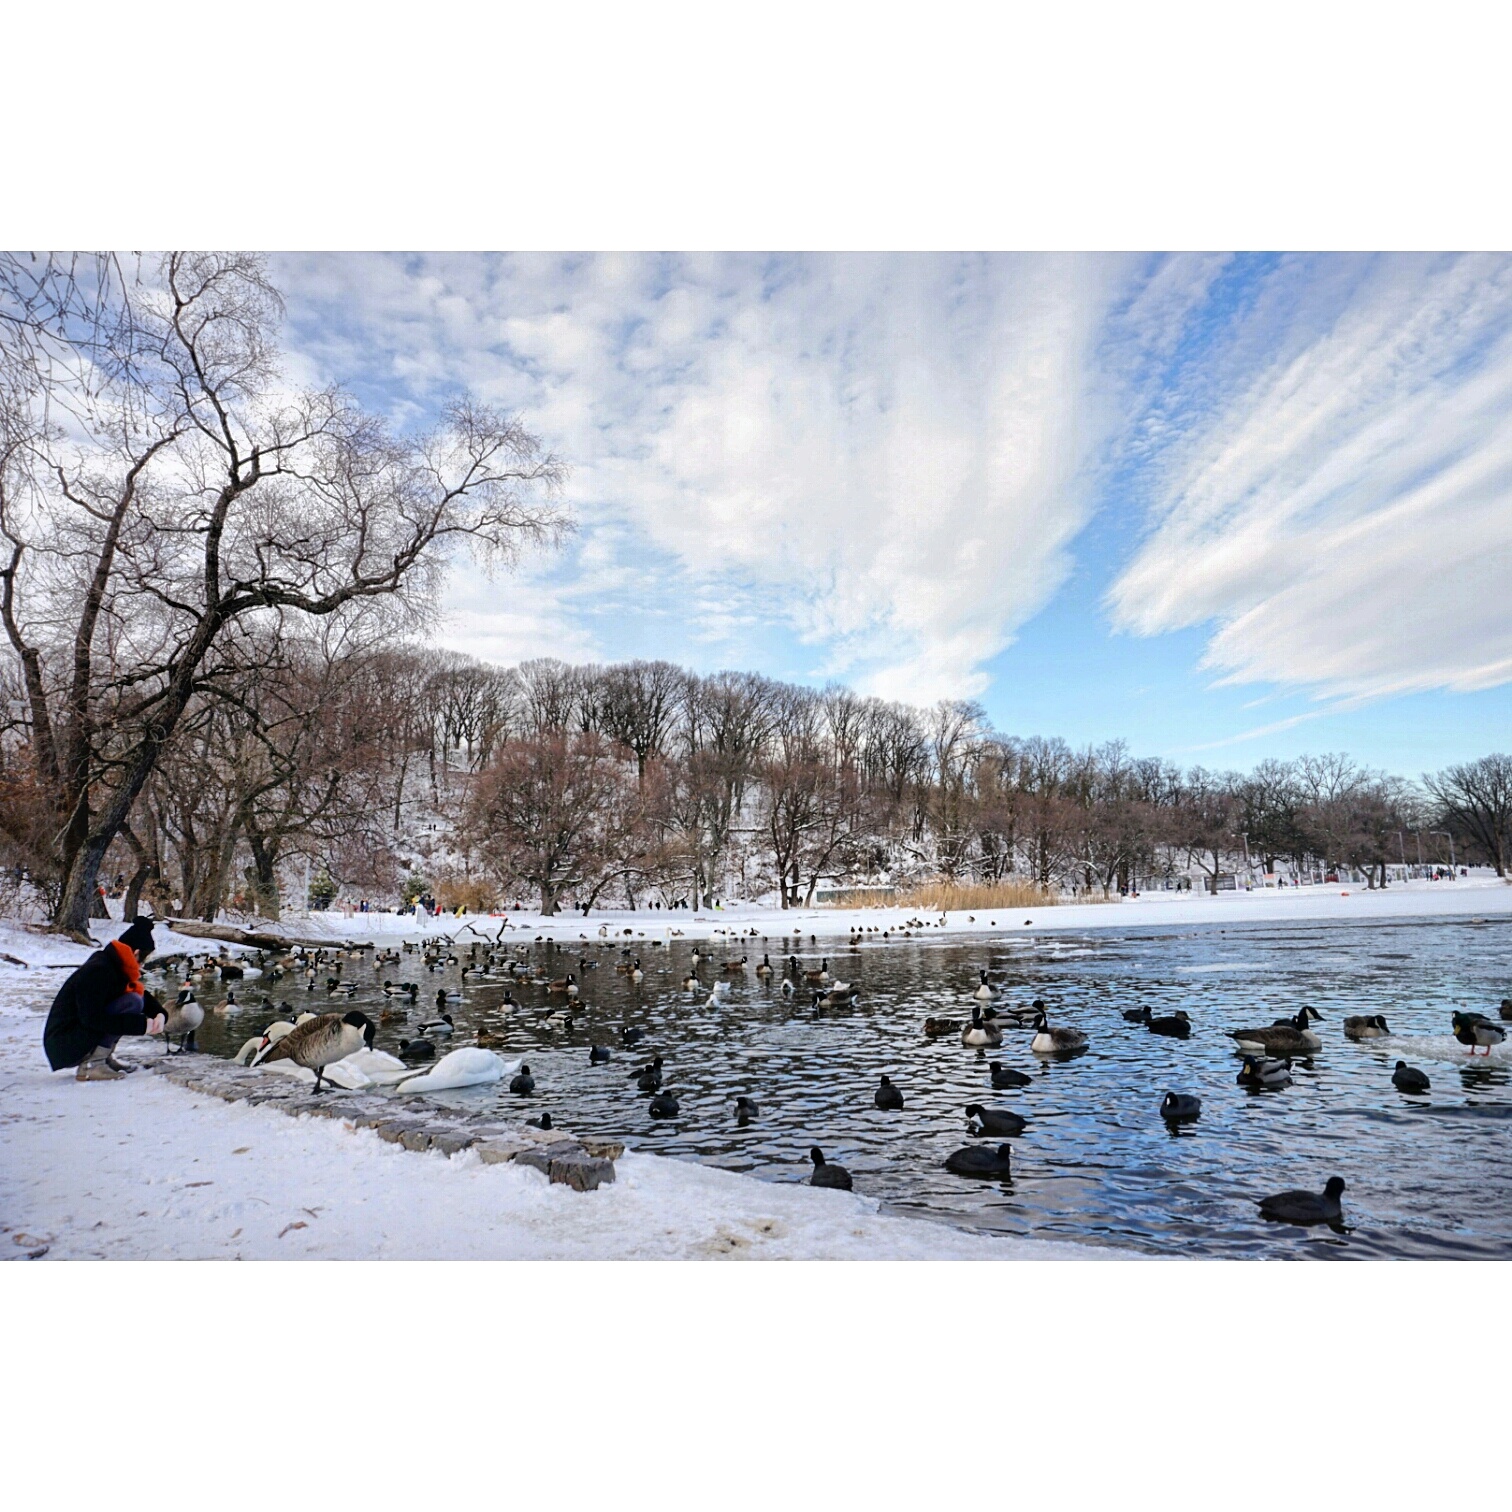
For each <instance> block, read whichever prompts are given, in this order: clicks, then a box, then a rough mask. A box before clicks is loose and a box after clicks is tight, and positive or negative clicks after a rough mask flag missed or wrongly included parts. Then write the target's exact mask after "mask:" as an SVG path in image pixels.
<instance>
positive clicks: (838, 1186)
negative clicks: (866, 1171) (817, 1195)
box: [808, 1145, 852, 1192]
mask: <svg viewBox="0 0 1512 1512" xmlns="http://www.w3.org/2000/svg"><path fill="white" fill-rule="evenodd" d="M809 1159H810V1160H812V1161H813V1162H814V1172H813V1175H811V1176H810V1177H809V1181H808V1184H809V1185H810V1186H813V1187H832V1188H834V1190H835V1191H837V1192H848V1191H850V1190H851V1188H852V1182H851V1173H850V1172H849V1171H847V1170H846V1169H845V1167H844V1166H838V1165H831V1164H830V1163H829V1162H828V1161H827V1160H825V1158H824V1151H823V1150H821V1149H820V1148H819V1146H818V1145H814V1146H813V1147H812V1148H811V1149H810V1150H809Z"/></svg>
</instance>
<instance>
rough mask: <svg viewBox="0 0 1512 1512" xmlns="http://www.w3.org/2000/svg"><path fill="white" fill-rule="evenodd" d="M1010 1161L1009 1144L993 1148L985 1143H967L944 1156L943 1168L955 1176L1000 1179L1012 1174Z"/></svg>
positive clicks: (1010, 1151)
mask: <svg viewBox="0 0 1512 1512" xmlns="http://www.w3.org/2000/svg"><path fill="white" fill-rule="evenodd" d="M1012 1162H1013V1147H1012V1146H1011V1145H1006V1144H1000V1145H999V1146H998V1147H997V1149H995V1150H994V1149H991V1148H989V1147H988V1146H987V1145H967V1146H966V1147H965V1149H962V1150H957V1151H956V1152H955V1153H954V1154H953V1155H947V1156H946V1157H945V1169H946V1170H947V1171H950V1172H952V1173H953V1174H954V1175H957V1176H980V1177H985V1178H987V1179H989V1180H993V1179H995V1180H999V1181H1001V1180H1004V1179H1005V1178H1007V1177H1009V1176H1011V1175H1012V1174H1013V1171H1012Z"/></svg>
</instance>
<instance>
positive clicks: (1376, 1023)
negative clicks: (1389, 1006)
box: [1344, 1013, 1391, 1040]
mask: <svg viewBox="0 0 1512 1512" xmlns="http://www.w3.org/2000/svg"><path fill="white" fill-rule="evenodd" d="M1390 1033H1391V1030H1390V1029H1388V1028H1387V1027H1386V1019H1385V1017H1384V1015H1382V1014H1379V1013H1364V1014H1361V1013H1357V1014H1353V1015H1351V1016H1350V1017H1349V1018H1347V1019H1345V1020H1344V1038H1345V1039H1352V1040H1368V1039H1385V1038H1386V1037H1387V1036H1388V1035H1390Z"/></svg>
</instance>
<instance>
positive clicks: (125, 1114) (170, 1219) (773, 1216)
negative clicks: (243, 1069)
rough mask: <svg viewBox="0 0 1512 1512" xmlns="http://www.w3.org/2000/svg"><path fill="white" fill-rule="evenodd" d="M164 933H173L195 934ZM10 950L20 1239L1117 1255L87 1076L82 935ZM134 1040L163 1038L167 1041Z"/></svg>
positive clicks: (305, 1252) (150, 1246)
mask: <svg viewBox="0 0 1512 1512" xmlns="http://www.w3.org/2000/svg"><path fill="white" fill-rule="evenodd" d="M100 932H101V933H102V934H109V933H112V932H113V931H111V930H108V929H103V930H101V931H100ZM159 939H160V941H161V943H162V946H163V948H164V949H165V950H167V949H174V948H178V946H179V944H180V943H182V942H180V941H178V940H176V939H174V938H172V937H170V936H168V935H167V934H166V932H164V931H159ZM0 950H3V951H6V952H8V953H9V954H11V955H15V956H19V957H21V958H22V959H23V960H26V961H29V962H31V963H32V969H30V970H23V969H22V968H20V967H16V966H11V965H8V964H5V963H3V962H0V1131H3V1132H0V1254H3V1256H4V1258H7V1259H22V1258H25V1257H27V1256H29V1255H36V1254H38V1253H39V1252H45V1255H46V1257H47V1258H48V1259H101V1258H103V1259H133V1260H150V1259H170V1258H174V1259H236V1258H241V1259H342V1260H380V1259H472V1260H483V1259H599V1260H605V1259H724V1258H730V1259H809V1260H818V1259H835V1260H841V1259H845V1260H851V1259H856V1260H860V1259H889V1260H925V1259H929V1260H1002V1259H1019V1258H1030V1259H1054V1260H1064V1259H1112V1258H1120V1256H1119V1253H1118V1252H1116V1251H1111V1250H1101V1249H1094V1248H1090V1247H1084V1246H1077V1245H1068V1244H1049V1243H1040V1242H1037V1241H1032V1240H1011V1239H1003V1238H997V1237H990V1236H985V1235H977V1234H972V1233H966V1232H963V1231H960V1230H956V1229H951V1228H947V1227H945V1226H943V1225H939V1224H934V1223H928V1222H922V1221H917V1220H914V1219H909V1218H899V1217H894V1216H891V1215H889V1214H885V1213H882V1212H879V1211H878V1205H877V1203H876V1202H875V1201H872V1200H871V1199H869V1198H867V1197H865V1196H862V1195H859V1194H854V1195H853V1194H847V1193H844V1192H828V1191H815V1190H813V1189H812V1188H810V1187H807V1186H798V1185H776V1184H773V1183H770V1182H763V1181H757V1180H755V1179H754V1178H752V1177H747V1176H739V1175H734V1174H731V1173H729V1172H725V1171H716V1170H711V1169H709V1168H708V1167H705V1166H699V1165H694V1164H691V1163H684V1162H681V1161H675V1160H668V1159H664V1158H662V1157H660V1156H655V1155H641V1154H636V1153H634V1152H633V1151H627V1152H626V1154H625V1155H624V1156H623V1157H622V1158H621V1159H620V1160H619V1161H618V1162H616V1167H617V1179H616V1180H615V1182H614V1184H613V1185H611V1186H605V1187H600V1188H599V1189H598V1190H597V1191H595V1192H587V1193H578V1192H574V1191H570V1190H569V1189H568V1188H566V1187H564V1186H552V1185H550V1184H549V1183H548V1182H547V1179H546V1177H545V1176H544V1175H541V1174H540V1173H539V1172H536V1171H532V1170H529V1169H526V1168H524V1167H521V1166H515V1165H484V1164H482V1162H481V1161H480V1160H479V1159H478V1157H477V1155H476V1154H474V1153H472V1152H467V1153H465V1154H462V1155H459V1156H455V1157H453V1158H451V1159H447V1158H446V1157H445V1156H443V1155H439V1154H423V1155H422V1154H415V1153H412V1152H410V1151H408V1150H404V1149H401V1148H399V1147H398V1146H397V1145H392V1144H386V1143H384V1142H383V1141H382V1140H380V1139H379V1138H378V1137H377V1135H376V1134H374V1133H373V1132H371V1131H370V1130H354V1129H351V1128H349V1127H347V1126H345V1125H344V1124H342V1123H340V1122H339V1121H337V1120H334V1119H318V1118H291V1117H289V1116H288V1115H287V1114H284V1113H281V1112H277V1111H275V1110H273V1109H271V1108H250V1107H246V1106H244V1105H240V1104H226V1103H223V1102H221V1101H219V1100H217V1099H212V1098H208V1097H204V1096H201V1095H197V1094H194V1093H191V1092H188V1091H185V1090H183V1089H181V1088H179V1087H175V1086H173V1085H171V1084H170V1083H168V1082H166V1081H164V1080H163V1079H161V1078H159V1077H157V1076H155V1075H152V1074H151V1073H150V1072H147V1071H140V1072H137V1073H136V1074H135V1075H132V1076H129V1077H127V1078H126V1079H125V1080H124V1081H119V1082H93V1083H79V1082H76V1081H75V1080H74V1079H73V1075H72V1073H71V1072H68V1073H65V1072H57V1073H53V1072H50V1071H49V1070H48V1068H47V1061H46V1059H45V1058H44V1056H43V1054H42V1022H43V1021H42V1017H41V1012H40V1010H42V1009H45V1007H46V1006H47V1004H48V1002H50V1001H51V997H52V994H53V992H55V991H56V987H57V983H58V982H59V981H61V979H62V976H63V973H62V972H61V971H56V970H45V969H43V968H44V967H45V966H46V965H47V964H48V963H50V962H69V961H77V960H81V959H82V958H83V956H84V954H85V952H84V951H83V949H82V948H80V947H78V946H73V945H69V944H67V943H66V942H60V941H57V940H54V939H50V938H48V937H46V936H39V935H34V934H30V933H27V932H23V931H20V930H17V929H13V928H7V927H4V926H0ZM126 1045H128V1046H131V1047H133V1048H132V1049H131V1050H130V1051H128V1052H127V1053H128V1054H130V1055H133V1056H136V1055H143V1054H147V1055H151V1054H156V1053H160V1052H159V1051H158V1048H157V1043H156V1042H152V1044H151V1045H150V1047H148V1046H147V1042H145V1041H127V1042H126ZM136 1047H145V1048H136ZM123 1048H124V1047H123ZM1122 1258H1127V1257H1122Z"/></svg>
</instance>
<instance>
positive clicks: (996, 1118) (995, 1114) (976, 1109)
mask: <svg viewBox="0 0 1512 1512" xmlns="http://www.w3.org/2000/svg"><path fill="white" fill-rule="evenodd" d="M966 1116H967V1118H974V1119H976V1121H977V1123H978V1124H979V1125H980V1127H979V1128H974V1129H972V1131H971V1132H972V1133H973V1134H997V1135H1002V1134H1022V1133H1023V1132H1024V1130H1025V1129H1026V1128H1027V1127H1028V1120H1027V1119H1025V1118H1021V1117H1019V1115H1018V1114H1017V1113H1009V1112H1008V1111H1007V1110H1006V1109H1003V1108H984V1107H983V1106H982V1105H981V1103H967V1104H966Z"/></svg>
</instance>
